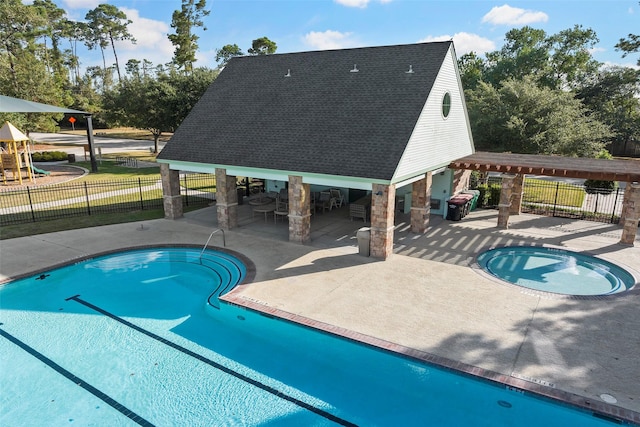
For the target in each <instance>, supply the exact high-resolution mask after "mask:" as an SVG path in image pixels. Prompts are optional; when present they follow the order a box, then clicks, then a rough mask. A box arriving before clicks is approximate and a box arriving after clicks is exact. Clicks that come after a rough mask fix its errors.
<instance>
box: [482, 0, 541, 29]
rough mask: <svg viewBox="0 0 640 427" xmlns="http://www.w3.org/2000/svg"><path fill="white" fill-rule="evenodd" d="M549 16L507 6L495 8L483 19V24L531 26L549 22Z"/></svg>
mask: <svg viewBox="0 0 640 427" xmlns="http://www.w3.org/2000/svg"><path fill="white" fill-rule="evenodd" d="M548 20H549V16H548V15H547V14H546V13H544V12H537V11H535V10H526V9H520V8H518V7H511V6H509V5H507V4H505V5H503V6H495V7H494V8H493V9H491V10H490V11H489V13H487V14H486V15H484V16H483V17H482V22H488V23H490V24H493V25H512V26H513V25H529V24H532V23H534V22H547V21H548Z"/></svg>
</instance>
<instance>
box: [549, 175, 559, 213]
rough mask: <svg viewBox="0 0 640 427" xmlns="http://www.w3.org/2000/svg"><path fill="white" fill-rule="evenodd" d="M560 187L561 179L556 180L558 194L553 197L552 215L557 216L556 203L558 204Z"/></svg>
mask: <svg viewBox="0 0 640 427" xmlns="http://www.w3.org/2000/svg"><path fill="white" fill-rule="evenodd" d="M559 188H560V181H556V196H555V197H554V199H553V213H552V214H551V216H554V217H555V216H556V205H557V204H558V191H559Z"/></svg>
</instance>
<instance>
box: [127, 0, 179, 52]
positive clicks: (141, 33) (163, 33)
mask: <svg viewBox="0 0 640 427" xmlns="http://www.w3.org/2000/svg"><path fill="white" fill-rule="evenodd" d="M120 10H122V11H123V12H124V13H125V14H126V15H127V18H128V19H130V20H131V24H129V27H128V28H129V32H130V33H131V35H132V36H133V38H135V39H136V44H133V43H131V42H130V41H128V40H124V41H120V42H117V44H116V49H117V50H118V51H120V50H122V51H123V52H125V55H127V58H126V59H125V60H124V61H123V63H126V61H127V60H128V59H131V58H135V59H138V60H142V59H147V60H149V61H151V62H153V63H154V64H156V65H157V64H165V63H167V62H169V61H171V58H172V57H173V45H172V44H171V42H170V41H169V39H168V38H167V33H168V32H169V25H168V24H167V23H166V22H162V21H156V20H154V19H148V18H143V17H141V16H140V13H139V12H138V10H136V9H128V8H126V7H121V8H120Z"/></svg>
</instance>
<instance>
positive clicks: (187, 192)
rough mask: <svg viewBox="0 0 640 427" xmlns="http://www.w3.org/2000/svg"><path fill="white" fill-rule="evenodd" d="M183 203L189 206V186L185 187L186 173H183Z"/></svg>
mask: <svg viewBox="0 0 640 427" xmlns="http://www.w3.org/2000/svg"><path fill="white" fill-rule="evenodd" d="M183 187H184V204H185V205H186V206H189V187H187V174H186V173H185V174H184V184H183Z"/></svg>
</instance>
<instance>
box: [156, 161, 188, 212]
mask: <svg viewBox="0 0 640 427" xmlns="http://www.w3.org/2000/svg"><path fill="white" fill-rule="evenodd" d="M160 179H161V181H162V205H163V207H164V217H165V218H166V219H178V218H182V215H183V208H182V196H181V195H180V172H179V171H176V170H171V169H169V165H168V164H167V163H160Z"/></svg>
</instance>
